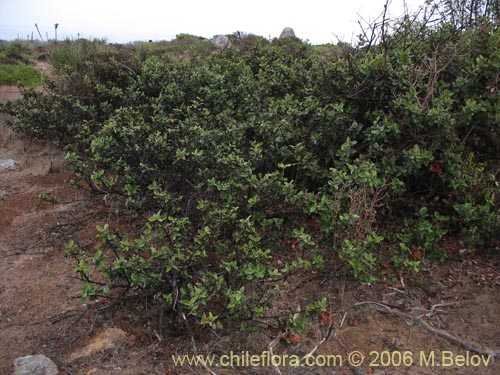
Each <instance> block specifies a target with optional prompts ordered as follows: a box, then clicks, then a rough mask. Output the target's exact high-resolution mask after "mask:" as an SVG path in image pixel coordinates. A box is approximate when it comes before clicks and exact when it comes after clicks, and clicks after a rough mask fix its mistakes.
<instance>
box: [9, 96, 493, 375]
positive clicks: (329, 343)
mask: <svg viewBox="0 0 500 375" xmlns="http://www.w3.org/2000/svg"><path fill="white" fill-rule="evenodd" d="M16 96H18V92H17V89H15V88H12V87H0V100H5V99H9V98H15V97H16ZM0 120H1V121H2V122H3V121H4V120H5V117H2V118H1V119H0ZM5 158H13V159H16V160H19V161H20V163H21V165H22V170H21V171H17V172H7V173H0V374H6V375H7V374H12V373H13V367H12V363H13V360H14V359H15V358H16V357H19V356H24V355H29V354H45V355H46V356H48V357H50V358H51V359H53V360H54V361H55V362H56V364H57V365H58V367H59V369H60V374H61V375H64V374H68V375H69V374H71V375H111V374H123V375H152V374H155V375H167V374H190V373H196V374H198V373H199V374H202V373H209V372H208V371H207V370H206V369H204V368H201V367H198V368H196V367H193V366H192V367H189V366H184V367H179V368H175V367H174V366H173V363H172V360H171V357H170V356H171V355H172V354H175V353H185V352H187V351H190V350H191V344H190V339H189V337H188V336H187V335H186V333H185V332H184V330H183V329H182V328H177V330H176V331H175V330H174V329H172V327H170V328H167V329H166V332H165V333H166V338H167V339H166V342H165V343H160V341H159V338H158V334H157V333H158V331H159V329H158V315H157V314H156V313H155V312H154V310H153V312H152V310H150V309H147V308H146V307H145V305H144V304H143V303H137V304H135V305H130V304H128V305H118V306H115V307H113V308H109V309H102V310H99V309H100V308H101V307H104V306H105V303H107V301H96V302H93V303H92V304H91V305H82V304H81V303H80V302H79V297H78V291H79V288H80V286H81V284H80V281H79V280H77V279H76V277H75V273H74V271H73V264H72V261H71V260H69V259H68V258H67V257H66V255H65V249H64V244H65V243H66V242H67V241H68V240H69V239H75V240H77V241H78V242H79V243H80V244H81V245H83V246H86V245H89V246H91V245H92V242H93V238H94V235H95V230H94V229H93V228H94V227H95V225H96V224H103V223H104V222H106V221H108V220H109V216H108V215H107V214H104V213H103V210H102V209H101V208H100V206H99V205H97V204H95V203H94V201H93V200H92V199H91V198H90V197H89V196H88V195H87V194H86V193H84V192H83V191H81V190H77V189H74V188H71V187H69V185H68V180H70V179H71V178H72V176H71V174H70V173H69V172H67V171H65V169H64V167H63V163H62V155H61V153H60V152H58V151H57V150H55V149H54V148H53V147H51V146H50V145H48V144H38V143H36V144H35V143H31V144H28V143H25V142H23V141H22V140H19V139H17V138H16V137H14V136H13V135H12V134H11V132H10V130H8V129H7V128H6V127H5V126H3V124H0V159H5ZM41 193H43V194H46V195H47V196H49V197H51V198H53V199H52V201H51V202H49V201H46V200H40V199H39V194H41ZM459 250H460V251H459ZM459 250H457V251H455V252H453V253H452V254H450V259H449V260H448V261H447V262H446V263H444V264H438V263H433V262H426V263H425V269H424V271H423V272H422V273H421V274H420V275H418V276H416V277H406V276H405V277H402V278H401V279H399V280H393V281H392V282H389V281H384V280H382V281H380V282H377V283H374V284H371V285H364V286H359V285H358V284H356V283H355V282H353V281H350V280H346V279H345V278H343V277H342V275H332V277H331V278H325V277H324V276H323V277H321V278H312V279H311V280H310V281H309V282H307V283H301V284H300V287H297V285H298V284H297V282H293V281H289V282H288V283H287V284H284V285H283V288H284V290H285V292H286V293H285V298H284V299H283V301H278V302H277V303H276V306H279V305H280V304H281V305H282V306H283V305H285V304H287V306H288V307H290V306H291V307H292V308H294V309H297V310H300V309H302V308H303V306H302V305H301V304H302V301H303V299H304V298H303V297H305V296H308V297H310V296H311V295H318V296H324V295H327V296H328V301H329V306H328V309H329V313H328V314H327V315H325V316H323V322H322V323H323V324H324V326H322V325H321V323H320V322H317V323H313V324H311V325H310V329H309V331H308V332H307V333H306V334H303V335H300V336H297V337H294V338H293V341H296V342H295V344H296V345H291V344H290V343H288V344H287V343H285V342H284V340H282V341H281V342H279V343H277V344H276V345H275V346H273V347H272V348H273V352H274V354H288V355H293V354H297V355H300V356H303V355H305V354H306V353H309V352H311V351H312V350H313V348H314V347H315V346H316V345H317V344H319V343H320V342H321V338H322V335H324V334H325V332H326V331H327V330H328V329H327V326H330V324H332V331H331V334H330V336H329V338H328V339H327V340H325V341H324V342H322V343H321V345H319V346H318V348H317V351H315V354H316V355H319V354H322V355H331V354H335V355H342V357H343V359H344V362H343V365H342V366H337V367H330V368H327V367H314V368H312V369H311V368H304V367H299V368H281V369H280V372H281V373H282V374H328V375H332V374H379V375H381V374H473V373H474V374H485V375H489V374H491V375H493V374H499V373H500V364H499V363H500V361H499V360H498V359H497V362H496V363H494V364H490V365H489V366H480V367H477V368H476V367H473V366H470V365H468V366H458V365H457V363H454V364H453V365H452V366H449V367H438V366H437V365H436V366H434V367H431V366H425V365H424V366H422V365H421V363H420V362H419V361H420V359H421V355H424V356H425V358H429V356H430V355H431V354H430V353H431V352H433V351H435V356H436V363H438V364H439V363H441V361H440V360H439V358H440V356H441V353H442V351H450V352H451V353H453V354H454V355H466V351H465V350H464V349H463V348H461V347H460V346H458V345H456V344H452V343H450V342H448V341H446V340H444V339H442V338H440V337H437V336H436V335H434V334H433V333H430V332H429V331H427V330H426V329H424V328H423V327H422V326H420V325H418V324H416V323H415V322H412V321H410V320H405V319H402V318H401V317H398V316H395V315H391V314H387V313H382V312H380V311H377V310H375V309H374V308H372V307H371V306H370V305H368V304H364V305H358V306H356V304H357V303H359V302H363V301H379V302H384V303H386V304H387V305H388V306H391V308H392V309H394V310H396V311H401V312H404V313H406V314H412V315H414V316H417V315H421V316H423V317H424V318H425V320H426V321H427V322H429V323H430V324H431V325H432V326H433V327H435V328H440V329H442V330H446V331H447V332H449V333H451V334H453V335H454V336H456V337H457V338H459V339H460V340H462V341H463V342H467V343H471V344H474V345H476V346H478V347H482V348H490V349H496V350H499V349H500V324H499V323H500V315H499V311H500V262H499V259H498V257H497V258H495V257H493V256H490V257H489V258H488V257H487V256H483V257H482V256H480V254H478V253H476V252H474V251H468V250H465V249H459ZM433 306H434V309H432V308H433ZM273 324H274V323H273V322H272V321H271V322H270V325H269V329H268V330H267V331H266V332H264V333H260V334H248V333H244V332H239V331H237V332H234V331H233V332H231V333H228V334H224V335H222V336H216V335H212V334H209V335H205V336H203V335H201V334H200V336H199V337H198V339H199V343H198V348H199V350H200V352H202V353H211V354H216V355H222V354H228V353H229V352H230V351H231V350H232V351H234V352H236V353H241V351H249V352H250V353H252V354H260V353H261V352H262V351H265V350H268V349H269V345H270V343H271V341H272V340H273V338H274V337H275V336H276V335H277V334H278V333H279V332H278V330H277V329H276V327H275V326H273ZM106 327H116V328H120V329H122V330H123V331H125V333H126V337H125V339H121V340H120V341H119V342H117V343H115V345H114V347H113V348H109V349H103V350H100V351H98V352H97V353H94V354H92V355H88V356H85V357H80V358H78V359H75V360H71V359H70V358H71V357H72V354H73V356H74V353H75V352H79V351H81V350H82V348H84V347H85V346H86V345H87V344H88V343H89V342H90V341H91V340H93V342H95V339H96V337H98V336H96V334H97V333H99V332H102V330H103V329H105V328H106ZM90 332H91V333H92V334H91V335H89V333H90ZM346 349H348V350H349V351H353V350H360V351H361V352H363V353H364V354H365V355H366V356H367V357H368V358H369V360H372V361H373V364H377V363H378V364H380V365H381V366H378V367H373V366H372V367H370V366H368V362H369V360H367V361H366V362H365V363H364V365H363V366H361V367H360V368H359V369H355V368H352V367H349V366H347V360H346V358H347V353H346ZM371 351H373V352H374V353H372V354H371V355H370V352H371ZM382 351H388V352H389V353H396V354H392V355H393V356H394V355H396V359H397V355H398V354H397V353H404V352H409V353H410V354H411V358H412V359H413V364H412V365H411V366H399V367H394V366H383V364H384V363H383V361H382V358H380V360H379V361H378V362H377V361H376V353H375V352H378V353H381V352H382ZM421 353H422V354H421ZM472 354H473V353H472ZM381 362H382V363H381ZM424 364H425V363H424ZM211 371H213V373H216V374H278V373H279V372H278V370H277V369H272V368H270V367H256V366H245V367H241V368H232V369H228V368H220V367H219V368H217V367H212V369H211Z"/></svg>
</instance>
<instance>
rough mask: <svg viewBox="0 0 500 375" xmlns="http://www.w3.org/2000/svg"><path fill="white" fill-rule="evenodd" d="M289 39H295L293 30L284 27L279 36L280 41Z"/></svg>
mask: <svg viewBox="0 0 500 375" xmlns="http://www.w3.org/2000/svg"><path fill="white" fill-rule="evenodd" d="M289 37H293V38H295V31H293V29H292V28H291V27H285V28H284V29H283V31H282V32H281V34H280V39H283V38H289Z"/></svg>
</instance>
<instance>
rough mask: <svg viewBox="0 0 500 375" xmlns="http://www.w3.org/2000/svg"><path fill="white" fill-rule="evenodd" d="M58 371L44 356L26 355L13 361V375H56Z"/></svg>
mask: <svg viewBox="0 0 500 375" xmlns="http://www.w3.org/2000/svg"><path fill="white" fill-rule="evenodd" d="M58 373H59V370H58V369H57V366H56V364H55V363H54V362H52V360H50V359H49V358H47V357H46V356H44V355H41V354H38V355H28V356H26V357H20V358H17V359H16V360H15V361H14V375H57V374H58Z"/></svg>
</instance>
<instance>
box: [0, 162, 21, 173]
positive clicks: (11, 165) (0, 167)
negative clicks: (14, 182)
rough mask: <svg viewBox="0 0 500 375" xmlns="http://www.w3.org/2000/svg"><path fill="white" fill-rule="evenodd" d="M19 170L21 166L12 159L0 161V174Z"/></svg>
mask: <svg viewBox="0 0 500 375" xmlns="http://www.w3.org/2000/svg"><path fill="white" fill-rule="evenodd" d="M20 169H21V165H20V164H19V163H18V162H17V161H15V160H13V159H3V160H0V172H4V171H18V170H20Z"/></svg>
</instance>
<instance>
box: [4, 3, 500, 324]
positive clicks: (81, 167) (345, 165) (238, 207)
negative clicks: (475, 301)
mask: <svg viewBox="0 0 500 375" xmlns="http://www.w3.org/2000/svg"><path fill="white" fill-rule="evenodd" d="M478 3H481V4H482V5H483V6H484V8H480V9H477V10H474V9H475V8H474V9H473V8H470V9H469V8H464V10H460V8H459V7H458V5H461V4H462V3H461V2H460V3H459V2H457V4H455V2H453V1H451V2H446V4H451V5H446V4H445V5H442V4H439V6H435V7H433V6H432V5H429V7H428V8H427V11H426V12H425V13H424V12H422V13H420V16H418V17H413V16H410V15H406V16H405V17H402V18H401V19H398V20H396V21H392V22H389V21H387V20H385V19H384V20H382V22H379V23H378V24H377V25H373V26H371V27H370V28H368V29H367V30H364V31H363V32H362V34H361V37H360V40H359V43H358V44H357V45H354V46H351V45H347V44H339V45H335V46H323V47H321V48H317V47H313V46H310V45H309V44H307V43H304V42H302V41H301V40H299V39H296V38H285V39H275V40H272V41H269V40H266V39H264V38H260V37H255V36H248V37H245V38H238V37H236V36H233V37H231V42H232V46H231V47H230V48H226V49H225V50H224V51H218V50H216V49H214V48H213V47H212V46H211V45H210V44H208V42H207V41H204V40H200V39H197V38H196V37H192V36H186V35H182V36H179V37H178V38H177V39H176V40H175V41H172V42H169V43H164V44H156V43H154V44H148V43H140V44H136V45H133V46H132V45H130V46H112V45H107V44H106V43H104V42H102V41H85V40H75V41H62V42H58V43H57V44H55V43H54V44H53V45H52V46H51V49H50V52H49V56H50V59H51V61H52V62H53V64H54V66H55V67H56V69H57V72H58V74H57V80H56V81H55V82H52V83H50V85H48V87H47V91H46V92H40V91H35V90H27V91H25V92H24V97H23V98H22V99H21V100H20V101H18V102H16V103H11V104H10V105H7V106H6V107H5V108H4V111H7V112H8V113H11V114H13V115H15V116H16V117H17V119H16V121H15V122H14V123H13V124H12V126H13V127H14V129H15V130H16V131H17V132H18V133H20V134H23V135H25V136H27V137H34V138H45V139H52V140H54V141H55V142H56V143H57V144H59V145H60V146H61V147H63V148H64V149H65V150H66V151H67V160H68V162H69V165H70V166H71V167H72V168H73V170H74V171H75V173H76V174H77V176H79V177H80V178H81V181H82V184H83V182H86V183H87V186H88V187H90V188H91V189H92V191H93V192H94V193H95V194H100V195H103V196H104V197H105V199H106V202H111V201H113V202H115V203H114V205H113V207H118V209H119V212H120V214H121V215H125V216H126V217H128V218H132V219H134V226H133V229H132V228H130V229H129V230H125V229H124V228H123V226H122V229H121V230H119V229H118V228H114V227H112V226H111V225H109V223H108V224H104V225H102V226H99V227H98V232H99V234H98V236H97V242H96V246H95V247H93V248H92V249H88V248H81V247H79V246H78V244H77V243H75V242H70V243H69V244H68V251H69V253H70V254H72V256H74V257H76V259H77V266H76V270H77V272H78V274H79V275H80V277H81V278H82V280H84V282H85V283H84V288H83V291H82V296H83V298H84V299H85V298H93V297H95V296H98V295H109V294H110V293H113V291H114V290H124V291H127V292H129V293H135V295H136V296H137V298H140V297H144V296H149V297H153V298H154V299H156V300H157V301H160V303H161V304H162V305H163V306H164V308H165V309H166V310H167V311H170V312H171V313H172V314H174V316H178V318H179V319H181V320H182V321H183V322H184V323H185V324H186V325H187V326H188V327H189V326H190V325H193V324H201V325H208V326H211V327H212V328H216V327H219V326H221V325H226V324H229V323H235V322H236V323H238V324H241V325H242V326H245V327H246V326H248V325H249V324H251V323H252V322H253V323H255V322H256V321H257V320H255V319H256V318H258V320H259V321H263V319H265V317H266V316H267V312H268V311H269V310H272V309H273V308H274V306H273V301H274V298H275V296H277V295H279V293H280V288H279V281H283V280H284V279H286V278H288V277H291V276H295V277H299V276H303V277H308V276H307V275H310V274H311V273H314V274H315V275H324V277H328V275H330V274H331V273H333V272H339V271H340V270H343V271H345V272H348V273H349V274H350V275H352V277H355V278H357V279H358V280H360V281H361V282H371V281H374V280H376V279H377V278H389V279H391V278H397V277H398V276H399V275H401V274H404V273H408V272H419V271H420V270H421V268H422V262H423V261H424V260H426V259H445V258H446V257H447V255H448V254H449V253H450V252H453V251H458V249H460V248H467V247H471V248H472V247H473V248H476V249H480V250H482V251H484V252H491V253H492V254H493V252H494V251H497V250H495V249H498V245H499V244H498V233H500V215H499V201H498V199H499V197H498V191H499V186H498V175H499V172H500V170H499V165H500V163H499V161H500V160H499V156H500V138H499V137H500V125H499V124H500V115H499V114H500V87H499V85H500V77H499V68H500V49H499V48H498V46H499V45H500V30H499V28H498V25H499V18H498V13H495V9H494V8H491V9H490V8H488V7H490V6H492V5H491V4H492V3H491V2H487V3H486V2H473V3H472V2H471V4H472V5H474V6H477V4H478ZM493 3H494V2H493ZM455 5H456V6H455ZM472 5H471V6H472ZM493 5H494V4H493ZM186 51H188V52H186ZM326 298H327V296H325V298H320V299H318V300H311V301H308V302H309V305H308V306H307V307H305V308H304V309H303V311H302V313H303V317H311V316H317V315H318V314H319V313H320V312H322V311H324V310H325V308H326V301H327V300H326ZM273 316H279V318H276V319H278V320H279V323H280V325H284V326H293V327H294V328H297V327H296V326H297V325H299V322H301V320H300V319H297V317H295V318H292V317H288V316H286V317H283V316H284V315H282V314H273Z"/></svg>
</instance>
